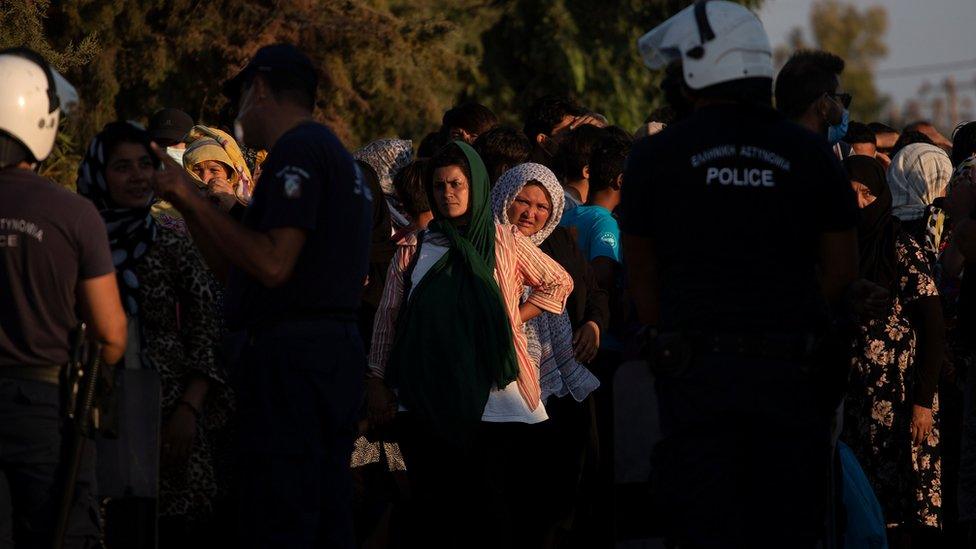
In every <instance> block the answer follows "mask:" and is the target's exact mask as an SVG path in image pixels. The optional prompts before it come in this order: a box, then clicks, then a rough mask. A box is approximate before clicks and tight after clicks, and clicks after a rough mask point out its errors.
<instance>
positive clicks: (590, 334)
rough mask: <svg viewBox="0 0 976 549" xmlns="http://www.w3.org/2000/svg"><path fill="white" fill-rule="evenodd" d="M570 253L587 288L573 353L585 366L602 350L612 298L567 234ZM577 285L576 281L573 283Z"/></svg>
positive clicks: (574, 337)
mask: <svg viewBox="0 0 976 549" xmlns="http://www.w3.org/2000/svg"><path fill="white" fill-rule="evenodd" d="M565 241H566V245H567V248H568V253H569V254H570V255H571V256H572V258H573V259H572V261H573V262H575V264H577V265H580V266H582V269H583V280H581V281H579V282H582V284H583V285H584V286H585V287H586V303H585V304H584V311H583V319H582V320H583V322H582V324H581V325H580V326H579V328H577V329H576V330H575V331H574V333H573V351H574V352H575V354H576V359H577V360H579V361H580V362H583V363H584V364H586V363H589V362H590V361H592V360H593V359H594V358H596V354H597V352H598V351H599V350H600V336H601V334H602V333H603V330H605V329H606V328H607V326H609V322H610V298H609V294H608V293H607V291H606V290H604V289H603V288H601V287H600V284H599V283H598V282H597V280H596V274H594V272H593V267H592V266H590V263H589V262H588V261H586V258H585V257H583V253H582V252H580V249H579V247H577V246H576V241H575V239H574V238H572V237H571V236H569V235H568V234H567V238H566V239H565ZM573 283H574V284H576V283H577V281H576V280H574V281H573Z"/></svg>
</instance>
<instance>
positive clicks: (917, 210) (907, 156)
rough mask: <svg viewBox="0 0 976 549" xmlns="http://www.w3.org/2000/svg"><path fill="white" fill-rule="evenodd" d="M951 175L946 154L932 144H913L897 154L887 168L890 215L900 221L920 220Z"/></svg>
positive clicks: (941, 193)
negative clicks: (890, 204)
mask: <svg viewBox="0 0 976 549" xmlns="http://www.w3.org/2000/svg"><path fill="white" fill-rule="evenodd" d="M951 176H952V161H951V160H949V155H947V154H946V153H945V151H943V150H942V149H940V148H939V147H936V146H935V145H929V144H928V143H913V144H911V145H908V146H906V147H905V148H903V149H902V150H900V151H898V154H896V155H895V157H894V158H893V159H891V166H889V167H888V185H889V186H890V187H891V198H892V213H893V214H894V215H895V217H897V218H898V219H901V220H902V221H915V220H916V219H921V218H922V217H923V216H924V215H925V208H926V207H928V206H929V205H931V204H932V203H933V202H935V199H936V198H939V197H940V196H942V195H943V194H945V189H946V185H948V183H949V178H950V177H951Z"/></svg>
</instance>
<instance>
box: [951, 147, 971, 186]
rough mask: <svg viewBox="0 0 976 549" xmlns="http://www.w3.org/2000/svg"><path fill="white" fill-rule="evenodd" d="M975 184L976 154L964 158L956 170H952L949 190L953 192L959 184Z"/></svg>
mask: <svg viewBox="0 0 976 549" xmlns="http://www.w3.org/2000/svg"><path fill="white" fill-rule="evenodd" d="M973 185H976V154H974V155H972V156H970V157H969V158H967V159H965V160H963V161H962V162H960V163H959V165H958V166H956V169H955V171H953V172H952V178H950V179H949V189H948V191H947V192H952V191H953V190H954V189H955V188H956V187H958V186H973Z"/></svg>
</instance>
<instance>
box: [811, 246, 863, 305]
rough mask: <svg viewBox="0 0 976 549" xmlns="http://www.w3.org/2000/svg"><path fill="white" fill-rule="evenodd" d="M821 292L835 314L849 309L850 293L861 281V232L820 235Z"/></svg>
mask: <svg viewBox="0 0 976 549" xmlns="http://www.w3.org/2000/svg"><path fill="white" fill-rule="evenodd" d="M819 265H820V288H821V291H822V292H823V295H824V297H825V298H826V299H827V303H829V304H830V305H831V307H832V308H833V309H834V310H840V309H842V308H843V307H844V305H845V302H844V300H845V298H846V297H847V292H848V289H849V288H850V287H851V284H852V283H853V282H854V281H855V280H857V277H858V256H857V232H856V231H855V230H854V229H849V230H845V231H831V232H824V233H821V235H820V250H819Z"/></svg>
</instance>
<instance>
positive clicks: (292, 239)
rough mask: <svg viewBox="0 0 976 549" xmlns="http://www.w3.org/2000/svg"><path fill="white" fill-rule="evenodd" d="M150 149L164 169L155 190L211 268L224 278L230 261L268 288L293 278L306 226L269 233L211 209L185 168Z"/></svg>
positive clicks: (303, 243) (154, 184)
mask: <svg viewBox="0 0 976 549" xmlns="http://www.w3.org/2000/svg"><path fill="white" fill-rule="evenodd" d="M153 149H154V151H155V152H156V153H157V155H158V156H159V157H160V158H162V159H163V164H164V167H165V169H163V170H160V171H157V172H156V174H155V175H154V176H153V188H154V189H155V190H156V192H157V194H159V196H160V197H162V198H164V199H165V200H168V201H169V202H170V203H172V204H173V206H174V207H176V209H177V210H179V211H180V213H181V214H183V217H184V219H185V220H186V222H187V225H189V226H190V231H191V232H192V233H193V235H194V238H195V239H197V240H198V241H200V243H201V249H204V250H207V251H208V252H209V255H210V256H211V257H212V261H213V263H214V265H213V267H214V268H215V272H217V273H219V275H221V276H222V277H225V276H226V267H227V264H230V265H233V266H235V267H237V268H238V269H241V270H242V271H244V272H245V273H247V274H248V275H250V276H251V277H253V278H255V279H257V280H258V281H259V282H260V283H261V284H263V285H264V286H266V287H268V288H275V287H278V286H281V285H282V284H284V283H285V282H287V281H288V280H289V279H290V278H291V275H292V272H293V271H294V269H295V264H296V263H297V261H298V256H299V254H300V253H301V251H302V247H303V246H304V245H305V240H306V231H305V229H302V228H298V227H280V228H274V229H270V230H268V231H267V232H260V231H253V230H251V229H248V228H247V227H245V226H244V225H242V224H240V223H238V222H237V221H235V220H234V219H233V218H232V217H230V216H229V215H227V214H225V213H224V212H221V211H219V210H217V209H216V208H214V207H213V206H212V205H211V204H210V203H209V202H208V201H207V199H206V198H204V197H202V196H200V194H199V193H198V192H197V191H196V187H195V185H194V184H193V182H192V180H191V179H190V176H189V174H187V173H186V170H184V169H183V168H182V167H180V165H179V164H177V163H176V162H175V161H174V160H172V159H171V158H169V157H168V156H167V155H166V154H164V151H162V150H161V149H160V148H159V147H158V146H156V145H155V144H153ZM221 258H222V259H223V261H220V259H221Z"/></svg>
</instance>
